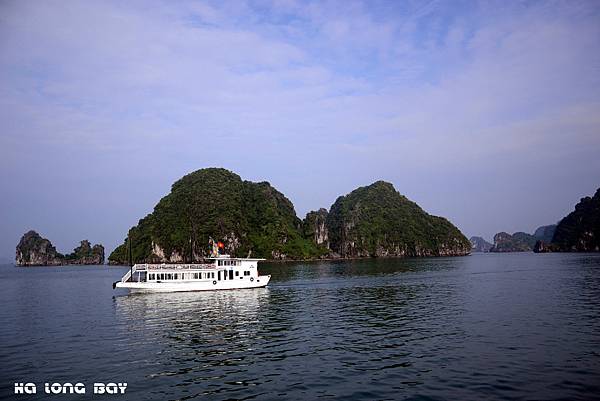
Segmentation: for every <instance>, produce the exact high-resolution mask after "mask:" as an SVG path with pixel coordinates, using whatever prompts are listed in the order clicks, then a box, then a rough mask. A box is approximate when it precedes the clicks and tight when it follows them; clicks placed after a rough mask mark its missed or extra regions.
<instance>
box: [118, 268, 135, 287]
mask: <svg viewBox="0 0 600 401" xmlns="http://www.w3.org/2000/svg"><path fill="white" fill-rule="evenodd" d="M134 269H135V266H134V267H133V268H131V269H129V270H127V273H125V275H124V276H123V278H121V282H123V283H125V282H126V281H128V280H129V279H130V278H131V273H132V272H133V270H134Z"/></svg>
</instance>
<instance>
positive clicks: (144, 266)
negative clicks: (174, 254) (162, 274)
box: [133, 263, 216, 272]
mask: <svg viewBox="0 0 600 401" xmlns="http://www.w3.org/2000/svg"><path fill="white" fill-rule="evenodd" d="M165 269H167V270H173V269H175V270H193V269H216V266H215V265H214V263H180V264H173V263H171V264H167V263H160V264H159V263H156V264H153V263H140V264H136V265H134V266H133V271H134V272H135V271H147V270H165Z"/></svg>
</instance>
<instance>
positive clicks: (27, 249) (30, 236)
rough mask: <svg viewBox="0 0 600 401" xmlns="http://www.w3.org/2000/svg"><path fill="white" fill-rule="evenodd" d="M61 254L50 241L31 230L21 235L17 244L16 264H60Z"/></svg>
mask: <svg viewBox="0 0 600 401" xmlns="http://www.w3.org/2000/svg"><path fill="white" fill-rule="evenodd" d="M62 264H63V255H61V254H60V253H58V252H57V251H56V248H55V247H54V246H52V243H51V242H50V241H49V240H47V239H46V238H42V237H41V236H40V235H39V234H38V233H36V232H35V231H33V230H31V231H28V232H27V233H25V234H24V235H23V237H21V241H19V244H18V245H17V255H16V265H17V266H60V265H62Z"/></svg>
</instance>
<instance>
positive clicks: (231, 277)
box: [229, 270, 233, 280]
mask: <svg viewBox="0 0 600 401" xmlns="http://www.w3.org/2000/svg"><path fill="white" fill-rule="evenodd" d="M229 280H233V270H229Z"/></svg>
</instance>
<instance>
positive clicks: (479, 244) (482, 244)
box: [469, 237, 493, 252]
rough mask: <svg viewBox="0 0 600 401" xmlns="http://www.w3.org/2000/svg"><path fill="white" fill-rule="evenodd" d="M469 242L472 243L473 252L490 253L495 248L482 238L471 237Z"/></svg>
mask: <svg viewBox="0 0 600 401" xmlns="http://www.w3.org/2000/svg"><path fill="white" fill-rule="evenodd" d="M469 242H470V243H471V252H489V251H490V249H491V248H492V246H493V245H492V244H490V243H489V242H487V241H486V240H484V239H483V238H482V237H471V238H470V239H469Z"/></svg>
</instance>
